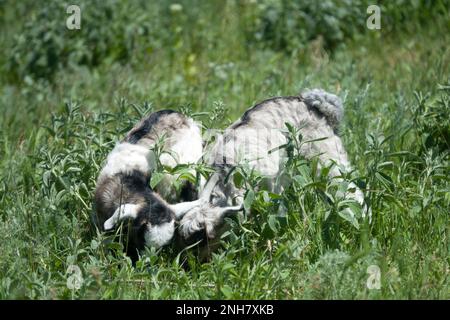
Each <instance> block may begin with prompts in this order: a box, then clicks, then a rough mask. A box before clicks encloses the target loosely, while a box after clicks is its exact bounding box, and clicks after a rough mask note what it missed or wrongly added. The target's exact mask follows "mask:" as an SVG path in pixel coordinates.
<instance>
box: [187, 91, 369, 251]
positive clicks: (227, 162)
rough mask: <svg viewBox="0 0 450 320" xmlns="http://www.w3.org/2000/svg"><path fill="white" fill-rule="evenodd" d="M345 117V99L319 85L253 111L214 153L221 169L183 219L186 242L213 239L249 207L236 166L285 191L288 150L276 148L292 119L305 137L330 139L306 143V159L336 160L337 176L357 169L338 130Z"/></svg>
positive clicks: (359, 197) (359, 195)
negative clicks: (234, 175) (282, 178)
mask: <svg viewBox="0 0 450 320" xmlns="http://www.w3.org/2000/svg"><path fill="white" fill-rule="evenodd" d="M342 115H343V107H342V103H341V101H340V99H339V98H338V97H337V96H335V95H333V94H330V93H327V92H325V91H323V90H319V89H314V90H310V91H307V92H304V93H303V94H301V95H299V96H287V97H276V98H272V99H268V100H265V101H263V102H261V103H259V104H257V105H256V106H254V107H252V108H251V109H249V110H247V111H246V112H245V113H244V115H243V116H242V117H241V118H240V119H239V120H238V121H236V122H235V123H233V124H232V125H231V126H230V127H228V128H227V129H226V130H225V132H224V134H223V135H222V136H221V137H220V138H219V139H218V141H217V142H216V143H215V145H214V147H213V149H212V152H211V153H210V158H209V163H210V164H211V165H212V166H213V167H215V168H216V172H215V173H214V174H213V175H212V176H211V177H210V179H209V180H208V181H207V183H206V185H205V189H204V190H203V192H202V193H201V195H200V200H199V202H200V203H201V204H200V205H199V206H196V207H194V208H192V209H191V210H190V211H188V212H187V213H186V214H185V215H184V217H183V218H182V220H181V222H180V227H179V236H180V238H181V239H182V240H183V243H184V244H186V245H188V244H192V243H193V242H197V241H198V240H199V239H202V238H204V237H206V239H209V240H210V243H212V242H211V240H214V239H215V238H217V236H218V235H220V233H221V231H220V230H221V227H222V226H223V221H224V217H226V216H227V215H228V214H231V213H236V212H238V211H241V210H242V209H243V206H242V204H243V196H244V193H245V190H243V189H239V188H236V187H235V185H234V184H233V182H232V181H231V180H232V179H229V182H228V183H225V177H226V176H227V175H228V173H229V170H230V169H231V168H232V167H233V166H236V165H238V164H240V163H243V162H246V163H248V164H249V165H250V167H251V168H253V169H255V170H256V171H258V172H259V173H260V174H261V175H263V176H265V177H266V178H267V180H268V181H269V184H270V185H271V187H272V190H274V191H275V192H281V191H282V190H283V186H282V185H281V184H279V183H278V180H277V177H278V175H279V173H280V170H281V166H282V165H283V163H284V161H283V159H285V158H286V154H285V150H284V149H278V150H276V149H277V147H279V146H282V145H284V144H285V143H286V142H287V138H286V135H285V134H284V133H283V131H285V129H286V126H285V124H286V123H290V124H291V125H293V126H294V127H297V128H299V130H300V134H301V135H302V137H303V138H302V139H303V141H306V140H316V139H321V138H326V139H325V140H320V141H314V142H311V143H306V144H303V145H302V147H301V149H300V151H299V152H300V154H301V155H303V156H304V157H305V158H312V157H315V156H317V157H318V158H319V160H320V163H321V164H322V165H327V164H329V162H330V161H333V162H335V163H336V165H335V166H332V169H331V170H330V173H329V174H330V176H332V177H339V176H341V173H340V170H342V171H344V172H348V171H349V170H351V167H350V163H349V160H348V156H347V153H346V151H345V148H344V145H343V144H342V140H341V138H340V137H339V135H338V134H337V128H338V126H339V123H340V121H341V119H342ZM274 150H276V151H274ZM269 151H272V152H269ZM349 189H354V190H356V191H355V192H354V193H350V195H349V196H350V197H353V198H354V199H355V200H356V201H358V202H359V203H360V204H361V205H363V203H364V196H363V194H362V192H361V191H360V190H359V189H358V188H357V187H356V186H355V185H354V184H353V183H351V184H350V185H349Z"/></svg>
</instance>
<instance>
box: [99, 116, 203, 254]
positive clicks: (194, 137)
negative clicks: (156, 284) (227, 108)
mask: <svg viewBox="0 0 450 320" xmlns="http://www.w3.org/2000/svg"><path fill="white" fill-rule="evenodd" d="M161 141H162V143H163V150H164V152H163V153H162V154H161V155H160V157H159V161H160V162H161V164H163V165H166V166H171V167H174V166H176V165H177V164H188V163H196V162H197V161H198V160H199V159H200V158H201V156H202V138H201V132H200V128H199V126H198V125H197V124H196V123H195V122H194V121H193V120H192V119H190V118H187V117H185V116H184V115H182V114H180V113H178V112H175V111H172V110H162V111H158V112H155V113H152V114H151V115H150V116H148V117H146V118H144V119H142V120H141V121H140V122H139V123H138V124H136V126H135V127H134V128H133V129H131V131H130V132H129V133H128V134H127V136H126V137H125V138H124V139H123V140H122V141H120V142H119V143H118V144H117V145H116V146H115V148H114V149H113V150H112V151H111V152H110V154H109V155H108V158H107V160H106V164H105V166H104V167H103V169H102V170H101V172H100V175H99V177H98V180H97V186H96V191H95V211H96V214H95V217H94V222H95V224H96V225H97V227H98V228H99V229H100V230H105V231H108V230H113V229H115V228H116V227H117V226H118V225H119V222H121V221H128V222H129V223H128V224H125V225H124V228H125V231H126V234H127V235H128V241H127V253H128V254H129V255H130V256H131V257H132V258H136V257H137V253H138V251H140V250H142V249H144V247H145V246H154V247H157V248H158V247H161V246H163V245H166V244H167V243H168V242H169V241H170V240H171V239H172V238H173V235H174V231H175V220H176V218H177V216H181V215H182V214H183V212H184V211H183V210H184V209H183V208H185V207H186V205H188V204H189V203H190V202H184V203H182V204H180V205H171V204H169V203H167V202H166V201H168V202H174V201H177V200H181V201H190V200H193V199H195V198H196V197H197V194H196V190H195V188H194V186H193V185H192V184H191V183H190V182H185V183H184V184H183V188H182V191H181V195H177V194H176V192H175V189H174V188H172V184H173V182H174V180H175V179H177V178H178V177H177V176H170V175H166V176H165V177H164V178H163V180H162V181H161V182H160V183H159V184H158V186H157V189H156V190H152V189H151V188H150V184H149V182H150V178H151V174H152V171H153V170H154V169H155V166H156V161H157V159H156V157H157V155H155V152H154V150H153V149H154V147H155V145H156V144H157V143H159V142H161Z"/></svg>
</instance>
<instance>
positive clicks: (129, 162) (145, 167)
mask: <svg viewBox="0 0 450 320" xmlns="http://www.w3.org/2000/svg"><path fill="white" fill-rule="evenodd" d="M151 156H152V154H151V151H150V150H149V149H148V148H145V147H143V146H141V145H137V144H131V143H127V142H122V143H118V144H117V145H116V146H115V147H114V149H113V150H112V151H111V153H110V154H109V155H108V158H107V160H106V165H105V167H104V168H103V169H102V171H101V172H100V177H102V176H113V175H115V174H117V173H125V172H131V171H133V170H138V171H141V172H149V170H151V169H153V164H152V161H151Z"/></svg>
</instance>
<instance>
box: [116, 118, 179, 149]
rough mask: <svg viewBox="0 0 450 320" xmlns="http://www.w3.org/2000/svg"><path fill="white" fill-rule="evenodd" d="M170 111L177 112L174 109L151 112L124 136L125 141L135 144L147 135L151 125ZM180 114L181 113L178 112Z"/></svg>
mask: <svg viewBox="0 0 450 320" xmlns="http://www.w3.org/2000/svg"><path fill="white" fill-rule="evenodd" d="M172 113H178V112H176V111H174V110H160V111H156V112H153V113H152V114H151V115H149V116H148V117H147V118H146V119H145V120H143V121H142V124H141V126H140V127H138V128H136V129H132V131H130V133H129V134H128V135H127V137H126V138H125V140H124V141H125V142H129V143H132V144H136V143H137V142H138V141H139V140H140V139H142V138H143V137H144V136H145V135H147V134H148V133H149V132H150V131H151V130H152V127H153V126H154V125H155V124H156V123H157V122H158V121H159V120H160V119H161V117H163V116H166V115H169V114H172ZM180 114H181V113H180Z"/></svg>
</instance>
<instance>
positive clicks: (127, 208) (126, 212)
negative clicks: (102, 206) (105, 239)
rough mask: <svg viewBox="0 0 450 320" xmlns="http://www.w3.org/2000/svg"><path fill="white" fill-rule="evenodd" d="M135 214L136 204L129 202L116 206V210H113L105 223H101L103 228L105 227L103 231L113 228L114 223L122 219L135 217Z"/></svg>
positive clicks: (136, 210)
mask: <svg viewBox="0 0 450 320" xmlns="http://www.w3.org/2000/svg"><path fill="white" fill-rule="evenodd" d="M137 214H138V205H136V204H130V203H127V204H123V205H121V206H120V207H119V208H117V209H116V211H114V214H113V215H112V216H111V218H109V219H108V220H106V221H105V223H104V224H103V228H104V229H105V231H108V230H111V229H114V227H115V226H116V224H117V223H119V222H120V221H122V220H123V219H126V218H132V219H135V218H136V217H137Z"/></svg>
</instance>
